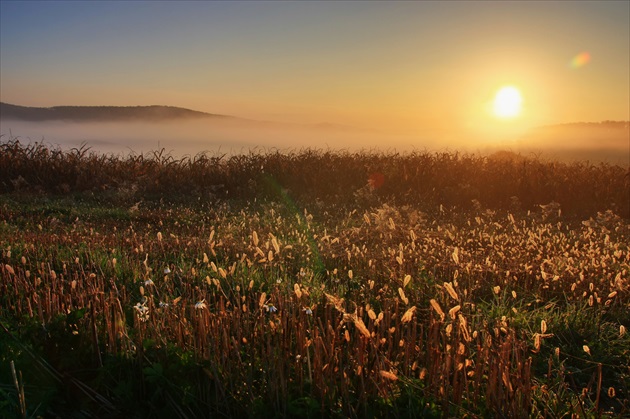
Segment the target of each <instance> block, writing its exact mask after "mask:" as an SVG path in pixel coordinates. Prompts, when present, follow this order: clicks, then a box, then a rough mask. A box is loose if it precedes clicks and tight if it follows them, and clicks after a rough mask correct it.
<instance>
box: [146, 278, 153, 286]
mask: <svg viewBox="0 0 630 419" xmlns="http://www.w3.org/2000/svg"><path fill="white" fill-rule="evenodd" d="M144 285H145V286H147V287H148V286H149V285H154V284H153V281H152V280H151V279H147V280H146V281H144Z"/></svg>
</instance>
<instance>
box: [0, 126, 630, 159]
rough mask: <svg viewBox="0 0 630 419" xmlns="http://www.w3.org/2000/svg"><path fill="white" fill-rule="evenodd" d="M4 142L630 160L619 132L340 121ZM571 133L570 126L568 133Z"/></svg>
mask: <svg viewBox="0 0 630 419" xmlns="http://www.w3.org/2000/svg"><path fill="white" fill-rule="evenodd" d="M0 134H1V135H2V137H0V142H6V141H8V140H10V139H14V138H18V139H19V140H20V142H22V143H24V144H29V143H30V144H32V143H35V142H43V143H45V144H46V145H49V146H52V147H55V148H56V147H59V148H61V149H62V150H69V149H72V148H81V147H82V146H83V147H89V148H90V150H91V151H94V152H98V153H105V154H115V155H128V154H148V153H152V152H154V151H160V150H162V149H163V150H164V151H165V152H166V153H167V154H170V155H172V156H173V157H175V158H180V157H184V156H195V155H197V154H199V153H204V152H205V153H208V154H209V155H216V154H220V155H223V154H227V155H233V154H248V153H250V152H262V153H264V152H271V151H276V150H278V151H281V152H287V151H293V152H299V151H300V150H304V149H314V150H323V151H350V152H357V151H368V152H377V153H388V152H401V153H405V152H411V151H421V152H422V151H429V152H454V151H461V152H466V153H480V154H492V153H493V152H496V151H499V150H507V151H512V152H515V153H521V154H522V155H525V156H527V155H532V156H536V157H539V158H541V157H542V158H548V159H558V160H563V161H573V160H579V161H586V160H588V161H591V162H600V161H604V162H608V163H612V164H619V165H623V166H628V165H630V139H628V138H627V134H624V132H622V133H621V136H620V135H619V134H618V133H617V134H615V135H612V136H610V137H609V138H601V132H598V133H597V135H600V137H594V135H596V134H595V133H591V132H587V131H583V132H582V133H581V134H580V133H574V134H571V135H568V136H566V135H563V134H562V133H557V132H556V133H554V132H552V131H548V130H547V131H544V132H542V133H541V132H538V133H537V132H536V131H534V132H533V134H532V135H529V136H525V137H522V138H520V139H509V140H506V141H489V142H488V141H483V139H479V138H477V139H473V138H470V137H466V136H465V135H463V134H455V133H451V134H446V133H443V132H432V131H417V132H414V133H408V134H400V133H397V134H394V133H387V132H376V131H362V130H359V129H354V128H348V127H339V126H328V125H325V126H303V125H290V124H276V123H263V122H249V121H243V120H239V119H230V120H223V121H220V120H191V119H188V120H173V121H170V122H160V123H153V122H152V123H149V122H90V123H87V122H63V121H47V122H30V121H18V120H0ZM564 134H566V132H565V133H564Z"/></svg>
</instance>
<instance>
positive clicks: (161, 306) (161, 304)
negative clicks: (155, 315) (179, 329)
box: [160, 301, 168, 308]
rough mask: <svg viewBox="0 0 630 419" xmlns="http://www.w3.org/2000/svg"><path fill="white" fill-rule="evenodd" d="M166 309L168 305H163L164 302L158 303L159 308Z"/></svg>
mask: <svg viewBox="0 0 630 419" xmlns="http://www.w3.org/2000/svg"><path fill="white" fill-rule="evenodd" d="M166 307H168V303H165V302H164V301H160V308H166Z"/></svg>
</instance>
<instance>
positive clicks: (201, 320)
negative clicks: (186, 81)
mask: <svg viewBox="0 0 630 419" xmlns="http://www.w3.org/2000/svg"><path fill="white" fill-rule="evenodd" d="M0 191H1V192H2V193H1V195H0V248H1V250H2V254H1V260H0V262H1V263H0V275H1V282H0V316H1V317H0V326H1V328H2V330H0V348H2V349H1V350H0V383H1V384H0V413H2V414H3V415H4V417H16V415H17V417H38V416H41V417H105V418H109V417H111V418H114V417H156V418H157V417H168V418H171V417H179V418H194V417H400V418H407V417H553V418H562V417H602V416H604V417H606V416H610V417H620V416H628V415H630V334H628V333H627V332H626V330H627V329H628V328H629V327H630V289H629V283H630V272H629V271H630V251H629V249H628V247H629V244H630V222H629V220H630V174H629V173H628V171H627V168H622V167H618V166H611V165H592V164H589V163H586V162H584V163H574V164H563V163H558V162H553V161H543V160H541V159H537V158H528V157H523V156H518V155H514V154H511V153H498V154H495V155H493V156H490V157H481V156H474V155H461V154H457V153H441V154H429V153H412V154H395V153H391V154H377V153H370V152H365V153H347V152H331V151H316V150H303V151H299V152H293V153H279V152H267V153H260V154H254V153H251V154H249V155H239V156H231V157H227V156H221V155H215V156H209V155H206V154H200V155H198V156H194V157H190V158H184V159H174V158H172V157H170V156H168V155H165V154H164V153H163V152H159V151H158V152H155V153H153V154H150V155H129V156H113V155H99V154H96V153H92V152H91V151H90V150H89V149H87V148H80V149H73V150H71V151H68V152H64V151H61V150H58V149H54V148H52V147H48V146H45V145H41V144H32V145H25V144H22V143H20V142H19V141H18V140H16V139H9V140H4V141H3V142H2V143H0Z"/></svg>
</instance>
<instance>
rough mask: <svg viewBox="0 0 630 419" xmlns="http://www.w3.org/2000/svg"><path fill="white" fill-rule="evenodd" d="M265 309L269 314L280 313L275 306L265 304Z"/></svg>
mask: <svg viewBox="0 0 630 419" xmlns="http://www.w3.org/2000/svg"><path fill="white" fill-rule="evenodd" d="M263 307H264V309H265V310H266V311H267V313H275V312H277V311H278V309H277V308H276V306H274V305H273V304H269V305H267V304H265V305H264V306H263Z"/></svg>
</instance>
